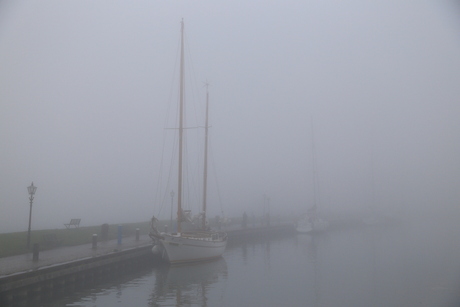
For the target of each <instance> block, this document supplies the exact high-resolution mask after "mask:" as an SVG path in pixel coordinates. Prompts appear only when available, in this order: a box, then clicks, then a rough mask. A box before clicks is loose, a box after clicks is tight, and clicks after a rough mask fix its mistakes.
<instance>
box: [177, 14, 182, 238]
mask: <svg viewBox="0 0 460 307" xmlns="http://www.w3.org/2000/svg"><path fill="white" fill-rule="evenodd" d="M183 120H184V19H182V20H181V29H180V84H179V176H178V183H177V232H178V233H181V232H182V227H181V221H182V151H183V149H182V139H183V134H184V124H183Z"/></svg>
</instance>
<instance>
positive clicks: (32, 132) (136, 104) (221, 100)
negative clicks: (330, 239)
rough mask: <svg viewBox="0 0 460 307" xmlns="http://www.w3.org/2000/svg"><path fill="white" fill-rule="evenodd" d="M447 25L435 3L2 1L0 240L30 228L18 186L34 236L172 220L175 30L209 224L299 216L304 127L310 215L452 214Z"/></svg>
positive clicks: (454, 70)
mask: <svg viewBox="0 0 460 307" xmlns="http://www.w3.org/2000/svg"><path fill="white" fill-rule="evenodd" d="M458 13H459V11H458V5H457V2H456V1H449V0H440V1H426V0H421V1H400V0H384V1H383V0H382V1H367V2H365V1H347V2H344V1H339V0H334V1H327V2H325V1H319V0H312V1H288V2H287V3H286V2H284V1H272V2H265V1H230V2H225V3H222V2H217V1H138V2H136V3H134V4H133V3H131V2H129V3H128V2H112V1H97V2H93V3H91V4H88V3H86V2H81V1H53V0H49V1H40V2H21V1H1V2H0V67H1V72H0V93H1V97H0V144H1V148H2V150H1V151H0V174H1V176H0V213H1V214H0V231H1V232H10V231H24V230H26V229H27V224H28V215H29V206H28V195H27V190H26V187H27V186H28V185H30V183H31V182H32V181H33V182H34V184H35V186H37V187H38V189H37V192H36V195H35V200H34V208H33V217H32V229H43V228H63V224H64V223H68V222H69V221H70V219H71V218H81V226H90V225H101V224H103V223H110V224H112V223H127V222H138V221H146V220H148V219H149V218H150V217H151V216H152V214H157V215H158V213H159V211H160V208H161V207H163V208H164V207H165V206H168V205H169V203H170V198H169V193H170V192H171V190H175V189H176V188H175V187H174V186H166V182H165V181H163V180H159V178H158V174H159V173H160V164H161V161H162V151H161V149H162V144H163V143H162V142H163V137H164V134H166V133H168V132H165V128H171V127H176V125H174V122H169V123H168V125H166V124H165V117H166V115H167V114H168V110H169V109H168V108H171V110H173V109H172V108H173V107H171V106H172V105H175V104H176V102H177V101H176V100H175V97H176V96H177V94H176V92H177V89H178V86H176V84H174V82H173V81H174V80H177V77H175V76H176V75H177V66H175V65H177V64H176V63H177V54H178V52H177V51H178V45H179V44H178V41H179V34H180V21H181V19H182V18H183V19H184V21H185V33H186V50H187V51H188V52H189V53H187V55H190V58H191V59H192V61H188V60H189V58H188V57H187V58H186V60H187V62H186V72H187V73H188V75H187V76H189V74H190V75H193V76H195V82H196V83H191V82H186V83H187V85H189V86H190V87H191V89H190V90H188V91H187V102H193V103H195V104H194V105H196V109H193V108H192V107H191V109H189V113H188V115H190V116H188V117H187V118H188V119H189V120H190V122H188V124H189V125H190V126H193V127H197V126H203V123H204V120H203V116H204V112H203V109H204V107H203V106H204V101H205V93H204V88H203V86H202V84H203V82H205V81H206V80H208V82H209V83H210V84H211V87H210V99H211V107H210V121H211V126H212V128H211V129H210V148H211V149H210V152H211V156H212V158H213V163H210V165H213V167H215V174H216V177H217V182H218V185H217V184H216V183H214V182H215V180H211V178H210V180H209V188H208V192H209V197H208V203H209V204H210V206H209V210H210V212H209V216H210V217H214V216H215V215H217V214H222V212H221V211H222V210H223V211H224V213H225V214H226V215H227V216H241V215H242V213H243V212H244V211H247V212H248V214H249V213H250V212H254V214H256V215H258V216H259V215H260V214H261V211H262V203H263V195H267V196H268V197H270V205H271V211H272V214H273V215H275V214H286V213H289V214H291V213H292V214H300V213H302V212H304V211H305V210H306V208H308V207H309V206H312V205H313V202H314V199H313V198H314V197H313V194H314V193H313V186H314V185H313V179H312V178H313V176H312V172H313V163H312V157H311V156H312V138H313V136H312V122H313V127H314V132H315V133H314V134H315V140H314V141H315V149H316V157H317V159H316V169H317V180H318V182H319V185H318V187H317V188H318V190H317V194H316V195H318V198H319V199H320V200H321V203H320V205H321V206H320V209H321V210H324V211H330V212H333V213H335V212H340V213H343V212H350V211H351V212H362V211H365V210H366V209H368V208H369V206H371V205H372V206H374V207H375V208H377V209H378V210H380V211H382V212H384V213H388V214H396V215H399V216H401V215H403V214H405V215H408V216H411V215H414V214H419V213H420V212H423V213H424V214H427V215H431V214H437V215H443V216H447V215H454V214H455V215H457V216H460V214H459V211H460V210H459V205H458V204H459V203H460V194H459V193H460V192H459V191H460V190H459V189H458V186H459V185H460V162H459V159H458V157H459V156H460V135H459V133H460V121H459V120H458V114H460V104H459V103H458V97H460V87H459V86H458V80H460V58H459V56H458V55H459V54H460V40H459V35H458V33H459V30H460V24H459V22H458V20H459V18H458V16H459V14H458ZM189 94H191V95H189ZM187 105H189V106H191V105H192V104H187ZM170 114H173V116H172V117H173V118H174V111H171V113H170ZM169 124H170V125H169ZM169 132H170V130H169ZM191 165H195V164H193V163H192V164H191ZM209 173H210V174H213V176H214V171H212V170H210V171H209ZM199 174H201V172H200V173H199ZM197 181H198V182H200V180H199V179H198V180H197ZM171 182H175V180H174V178H172V179H171ZM159 185H161V187H162V188H163V187H165V186H166V187H165V189H159V190H161V192H159V193H163V194H157V193H156V190H157V187H158V186H159ZM218 191H219V192H220V193H218ZM176 193H177V191H176ZM163 195H166V197H163ZM197 204H199V201H197V202H196V203H195V204H192V206H193V207H192V208H191V209H193V212H197V207H198V206H197ZM168 212H169V210H165V209H163V211H162V212H161V214H159V215H160V216H158V217H159V218H168V217H169V216H168V214H166V213H168ZM50 216H52V217H53V218H52V219H50Z"/></svg>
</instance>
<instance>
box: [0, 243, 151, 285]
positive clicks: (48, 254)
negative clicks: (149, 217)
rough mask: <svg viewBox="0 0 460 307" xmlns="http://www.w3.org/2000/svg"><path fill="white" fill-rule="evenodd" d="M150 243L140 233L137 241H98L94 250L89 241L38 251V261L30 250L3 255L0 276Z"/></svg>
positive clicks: (0, 260)
mask: <svg viewBox="0 0 460 307" xmlns="http://www.w3.org/2000/svg"><path fill="white" fill-rule="evenodd" d="M151 244H152V240H151V239H150V237H149V236H148V235H141V236H140V237H139V241H136V238H135V237H127V238H123V239H122V242H121V245H118V241H117V240H111V241H107V242H98V245H97V249H96V250H93V249H92V246H93V245H92V243H89V244H84V245H77V246H69V247H59V248H55V249H51V250H47V251H41V252H40V253H39V259H38V261H32V253H31V252H30V253H27V254H23V255H17V256H10V257H3V258H0V278H2V277H4V276H6V275H11V274H16V273H21V272H25V271H30V270H36V269H39V268H43V267H47V266H52V265H56V264H61V263H66V262H70V261H75V260H79V259H85V258H90V257H96V256H101V255H106V254H109V253H112V252H115V251H122V250H126V249H131V248H135V247H141V246H147V245H151Z"/></svg>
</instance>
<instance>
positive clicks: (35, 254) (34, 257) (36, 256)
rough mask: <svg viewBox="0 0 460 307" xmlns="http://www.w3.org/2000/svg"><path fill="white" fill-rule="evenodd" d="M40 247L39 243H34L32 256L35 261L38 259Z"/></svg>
mask: <svg viewBox="0 0 460 307" xmlns="http://www.w3.org/2000/svg"><path fill="white" fill-rule="evenodd" d="M39 249H40V245H38V243H34V249H33V257H32V260H33V261H38V251H39Z"/></svg>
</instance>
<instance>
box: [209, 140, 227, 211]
mask: <svg viewBox="0 0 460 307" xmlns="http://www.w3.org/2000/svg"><path fill="white" fill-rule="evenodd" d="M209 139H211V137H210V138H209ZM208 148H209V157H210V159H211V164H212V170H213V175H214V180H215V182H216V189H217V198H218V199H219V204H220V212H221V214H222V218H223V217H224V206H223V203H222V197H221V193H220V186H219V180H218V179H217V169H216V165H215V163H214V154H213V150H212V142H211V141H208Z"/></svg>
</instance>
